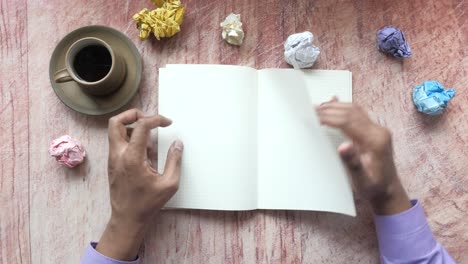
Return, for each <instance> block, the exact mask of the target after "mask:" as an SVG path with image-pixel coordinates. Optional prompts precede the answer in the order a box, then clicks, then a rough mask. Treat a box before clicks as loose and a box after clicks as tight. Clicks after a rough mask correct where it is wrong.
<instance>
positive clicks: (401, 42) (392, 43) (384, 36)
mask: <svg viewBox="0 0 468 264" xmlns="http://www.w3.org/2000/svg"><path fill="white" fill-rule="evenodd" d="M377 42H378V46H379V50H381V51H383V52H385V53H389V54H392V55H393V56H394V57H398V58H409V57H411V55H412V54H411V48H410V46H409V44H408V42H406V39H405V35H404V34H403V32H402V31H401V30H400V29H398V28H395V27H384V28H382V29H380V30H379V32H377Z"/></svg>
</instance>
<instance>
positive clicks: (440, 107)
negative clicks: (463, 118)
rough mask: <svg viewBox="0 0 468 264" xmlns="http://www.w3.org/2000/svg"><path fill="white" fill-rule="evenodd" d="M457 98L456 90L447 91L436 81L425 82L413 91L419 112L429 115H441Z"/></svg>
mask: <svg viewBox="0 0 468 264" xmlns="http://www.w3.org/2000/svg"><path fill="white" fill-rule="evenodd" d="M454 96H455V90H454V89H445V88H444V86H442V84H440V83H439V82H436V81H424V82H423V83H422V84H421V85H419V86H416V87H414V89H413V102H414V105H415V106H416V107H417V108H418V111H419V112H421V113H424V114H428V115H439V114H441V113H442V112H443V111H444V109H445V108H447V103H448V102H449V101H450V100H451V99H452V98H453V97H454Z"/></svg>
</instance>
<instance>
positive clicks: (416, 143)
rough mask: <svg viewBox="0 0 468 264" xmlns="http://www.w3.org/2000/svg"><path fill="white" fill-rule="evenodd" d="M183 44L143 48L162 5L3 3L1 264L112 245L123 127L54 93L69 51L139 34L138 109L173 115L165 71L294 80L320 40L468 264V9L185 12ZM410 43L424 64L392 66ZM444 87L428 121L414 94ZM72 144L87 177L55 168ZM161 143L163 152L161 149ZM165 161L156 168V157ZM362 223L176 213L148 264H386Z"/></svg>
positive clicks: (359, 4)
mask: <svg viewBox="0 0 468 264" xmlns="http://www.w3.org/2000/svg"><path fill="white" fill-rule="evenodd" d="M182 2H183V3H184V5H185V7H186V10H187V13H186V19H185V22H184V24H183V26H182V31H181V32H180V33H179V34H177V35H176V36H175V37H173V38H171V39H168V40H164V41H156V40H154V39H151V40H148V41H146V42H140V41H139V39H138V35H137V30H136V29H135V25H134V23H133V21H132V19H131V17H132V15H133V14H134V13H136V12H138V11H139V10H140V9H141V8H143V7H152V4H151V2H150V1H149V0H138V1H130V0H127V1H100V0H87V1H61V0H47V1H46V0H41V1H40V0H14V1H13V0H0V10H1V17H0V44H1V47H0V60H1V64H0V80H1V82H0V90H1V98H0V123H1V133H0V143H1V144H0V165H1V166H0V168H1V170H0V172H1V174H0V262H1V263H77V262H78V260H79V259H80V257H81V254H82V252H83V250H84V247H85V246H86V245H87V243H88V242H89V241H90V240H97V239H99V237H100V235H101V232H102V231H103V229H104V227H105V224H106V221H107V220H108V217H109V214H110V207H109V198H108V189H107V175H106V161H107V151H108V146H107V131H106V127H107V120H108V118H109V116H102V117H90V116H85V115H82V114H79V113H76V112H74V111H72V110H70V109H68V108H67V107H65V106H64V105H63V104H62V103H61V102H60V100H59V99H58V98H57V97H56V96H55V94H54V92H53V91H52V88H51V85H50V81H49V77H48V64H49V59H50V56H51V54H52V51H53V49H54V47H55V45H56V44H57V43H58V41H59V40H60V39H61V38H62V37H63V36H65V35H66V34H67V33H68V32H70V31H72V30H74V29H76V28H78V27H81V26H85V25H92V24H102V25H108V26H111V27H114V28H116V29H118V30H120V31H122V32H124V33H125V34H127V35H128V36H129V37H130V38H131V39H132V40H133V42H134V43H135V44H136V46H137V47H138V49H139V51H140V52H141V54H142V57H143V62H144V76H143V81H142V84H141V88H140V91H139V93H138V95H137V96H136V97H135V99H134V100H133V101H132V102H131V103H130V104H129V106H127V107H126V108H131V107H138V108H141V109H143V110H144V111H145V112H147V113H155V112H157V101H158V68H159V67H164V66H165V65H166V64H167V63H217V64H237V65H246V66H251V67H256V68H267V67H288V65H287V64H286V63H285V62H284V60H283V56H282V54H283V42H284V40H285V39H286V38H287V36H288V35H289V34H292V33H296V32H302V31H305V30H309V31H312V32H313V33H314V35H315V36H316V39H317V42H316V44H317V45H318V46H319V47H320V48H321V50H322V53H321V54H320V57H319V59H318V61H317V63H316V64H315V66H314V68H315V69H347V70H351V71H352V72H353V84H354V85H353V86H354V93H353V97H354V101H355V102H356V103H359V104H361V105H362V106H364V107H365V108H367V109H368V110H369V111H370V113H371V116H372V117H373V118H375V119H376V120H378V122H380V123H381V124H383V125H386V126H388V127H390V128H391V130H392V131H393V135H394V145H395V152H396V162H397V166H398V170H399V173H400V176H401V178H402V181H403V183H404V185H405V186H406V188H407V190H408V192H409V193H410V195H411V197H414V198H418V199H419V200H420V201H421V202H422V204H423V206H424V208H425V210H426V212H427V214H428V220H429V223H430V225H431V227H432V230H433V231H434V233H435V235H436V236H437V238H438V240H439V241H440V242H441V243H442V244H443V245H444V246H445V247H446V248H447V250H448V251H449V252H450V254H451V255H452V256H453V257H454V258H455V259H456V260H458V261H460V262H464V261H468V255H467V254H468V225H467V219H468V180H467V179H468V162H467V156H468V124H467V120H468V113H467V112H468V111H467V110H468V95H467V87H466V85H467V83H468V74H467V66H468V59H467V54H468V53H467V52H468V50H467V46H468V34H467V23H466V20H467V15H468V14H467V12H466V11H467V8H466V5H465V1H464V0H412V1H407V0H380V1H377V0H375V1H370V0H369V1H366V0H343V1H338V0H337V1H330V0H320V1H312V0H311V1H307V0H297V1H293V0H290V1H280V0H243V1H234V0H226V1H223V0H218V1H215V0H182ZM230 12H236V13H240V14H241V19H242V22H243V23H244V30H245V32H246V37H245V42H244V44H243V45H242V46H241V47H240V48H239V47H233V46H229V45H227V44H226V43H225V42H224V41H223V40H222V39H221V36H220V35H221V32H220V29H219V23H220V22H221V21H222V20H223V19H224V18H225V16H226V15H228V14H229V13H230ZM385 25H394V26H397V27H400V28H401V29H403V30H404V32H405V33H406V37H407V39H408V41H409V42H410V44H411V48H412V50H413V54H414V55H413V57H412V58H410V59H406V60H404V61H402V60H398V59H394V58H392V57H389V56H386V55H384V54H382V53H380V52H379V51H378V50H377V48H376V31H377V30H378V29H379V28H380V27H383V26H385ZM430 79H432V80H438V81H440V82H441V83H443V84H444V85H445V86H446V87H454V88H456V89H457V95H456V96H455V98H454V100H453V101H452V102H450V105H449V107H448V109H447V111H446V112H445V113H444V114H443V115H442V116H438V117H428V116H423V115H422V114H420V113H418V112H416V110H415V108H414V106H413V105H412V101H411V91H412V88H413V87H414V86H416V85H418V84H420V83H422V82H423V81H424V80H430ZM62 134H70V135H72V136H74V137H76V138H78V139H80V140H81V141H82V142H83V144H84V146H85V148H86V150H87V152H88V154H89V156H88V159H87V161H86V162H85V163H84V164H83V165H81V166H80V167H77V168H75V169H67V168H64V167H61V166H59V165H58V164H57V163H56V162H55V161H54V160H53V159H52V158H51V157H49V155H48V153H47V149H48V146H49V143H50V141H51V140H52V139H53V138H55V137H58V136H60V135H62ZM154 141H155V143H156V140H154ZM155 158H156V157H155ZM356 204H357V207H358V217H356V218H351V217H346V216H342V215H337V214H331V213H317V212H296V211H253V212H215V211H199V210H182V211H176V212H174V211H173V212H164V213H161V215H160V216H159V217H158V218H157V219H155V220H154V223H153V225H152V227H151V230H150V231H149V233H148V235H147V237H146V241H145V245H144V248H143V249H142V252H141V257H142V260H143V261H142V263H377V262H378V247H377V241H376V234H375V231H374V225H373V221H372V215H371V211H370V210H369V208H368V207H367V206H366V204H365V202H364V201H363V200H362V199H361V198H360V197H359V196H357V197H356Z"/></svg>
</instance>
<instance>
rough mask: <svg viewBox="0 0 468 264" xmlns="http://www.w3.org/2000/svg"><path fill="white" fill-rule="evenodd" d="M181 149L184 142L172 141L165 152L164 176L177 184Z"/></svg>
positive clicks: (182, 149)
mask: <svg viewBox="0 0 468 264" xmlns="http://www.w3.org/2000/svg"><path fill="white" fill-rule="evenodd" d="M183 151H184V144H183V143H182V141H180V140H176V141H174V142H173V143H172V145H171V147H170V148H169V151H168V152H167V159H166V165H165V166H164V173H163V175H164V177H165V178H166V180H168V181H170V182H171V183H173V184H176V185H177V186H178V184H179V180H180V163H181V160H182V152H183Z"/></svg>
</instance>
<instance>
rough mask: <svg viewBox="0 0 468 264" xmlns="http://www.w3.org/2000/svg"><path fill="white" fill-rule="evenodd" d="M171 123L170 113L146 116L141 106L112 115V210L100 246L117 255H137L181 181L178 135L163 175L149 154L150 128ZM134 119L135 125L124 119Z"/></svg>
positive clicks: (115, 257)
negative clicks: (150, 227) (147, 230)
mask: <svg viewBox="0 0 468 264" xmlns="http://www.w3.org/2000/svg"><path fill="white" fill-rule="evenodd" d="M171 123H172V121H171V120H169V119H167V118H166V117H163V116H159V115H155V116H147V117H145V116H144V114H143V112H141V111H140V110H138V109H132V110H128V111H125V112H123V113H121V114H119V115H116V116H114V117H112V118H111V119H110V120H109V131H108V132H109V161H108V174H109V189H110V200H111V207H112V214H111V218H110V220H109V223H108V225H107V227H106V230H105V231H104V233H103V235H102V237H101V239H100V241H99V243H98V245H97V247H96V250H97V251H99V252H101V253H102V254H104V255H106V256H108V257H111V258H114V259H118V260H126V261H131V260H135V258H136V256H137V254H138V250H139V248H140V246H141V243H142V242H143V238H144V233H145V231H146V229H147V227H148V225H149V223H150V221H151V219H152V217H153V216H154V215H155V214H156V213H157V212H158V211H159V209H161V208H162V207H163V206H164V205H165V204H166V202H167V201H168V200H169V199H170V198H171V197H172V196H173V195H174V194H175V192H176V191H177V188H178V186H179V177H180V161H181V157H182V151H183V144H182V142H180V141H175V142H174V143H173V144H172V145H171V147H170V149H169V151H168V154H167V161H166V165H165V168H164V173H163V175H160V174H158V172H157V171H156V170H155V169H154V168H153V167H152V166H151V162H150V158H149V157H148V142H149V141H150V131H151V130H152V129H154V128H156V127H167V126H169V125H170V124H171ZM130 124H135V126H134V128H132V129H131V128H127V127H126V125H130Z"/></svg>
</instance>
